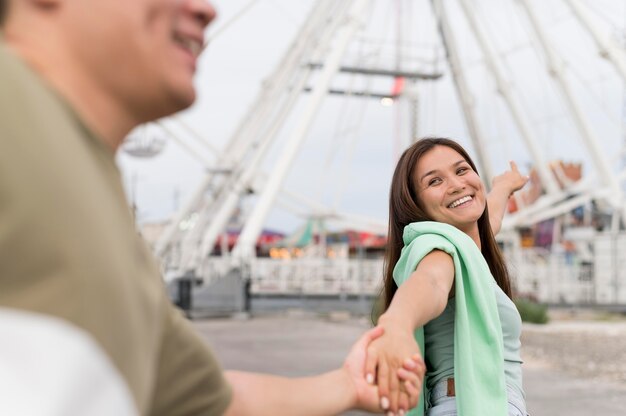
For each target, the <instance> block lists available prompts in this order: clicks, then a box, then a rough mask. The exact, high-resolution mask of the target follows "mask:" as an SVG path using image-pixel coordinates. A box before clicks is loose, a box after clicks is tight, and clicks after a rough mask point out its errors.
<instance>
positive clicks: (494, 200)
mask: <svg viewBox="0 0 626 416" xmlns="http://www.w3.org/2000/svg"><path fill="white" fill-rule="evenodd" d="M509 164H510V165H511V170H507V171H506V172H504V173H503V174H501V175H498V176H496V177H494V178H493V181H492V187H491V192H489V195H487V206H488V207H489V223H490V225H491V230H492V231H493V235H496V234H498V232H499V231H500V228H501V227H502V218H504V213H505V212H506V208H507V205H508V203H509V198H510V197H511V196H512V195H513V194H514V193H515V192H516V191H519V190H520V189H522V188H523V187H524V185H526V182H528V176H525V175H522V174H521V173H520V171H519V170H518V169H517V164H516V163H515V162H513V161H510V162H509Z"/></svg>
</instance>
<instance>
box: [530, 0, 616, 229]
mask: <svg viewBox="0 0 626 416" xmlns="http://www.w3.org/2000/svg"><path fill="white" fill-rule="evenodd" d="M520 4H521V5H522V7H523V9H524V10H525V11H526V13H527V15H528V18H529V20H530V22H531V24H532V27H533V29H534V30H535V33H536V35H537V38H538V40H539V43H540V44H541V48H542V50H543V53H544V55H545V57H546V62H547V64H548V73H549V74H550V75H551V77H552V79H553V80H554V81H555V82H556V83H557V85H558V86H559V90H560V91H561V95H562V96H563V99H564V100H565V103H566V104H567V107H568V109H569V111H570V113H571V114H572V118H573V120H574V123H575V124H576V127H577V128H578V131H579V132H580V136H581V137H582V139H583V142H584V144H585V146H586V147H587V149H588V150H589V152H590V154H591V157H592V159H593V161H594V163H595V165H596V169H597V171H598V172H599V177H600V180H601V182H604V185H605V186H607V187H608V188H609V190H610V194H609V198H608V199H609V203H610V204H611V205H612V206H613V208H615V209H618V210H621V211H622V212H624V213H626V211H624V206H623V192H622V189H621V187H620V186H619V183H618V181H617V178H616V175H615V173H614V172H613V171H612V170H611V163H610V161H609V158H608V157H607V156H606V155H605V154H604V151H603V150H602V148H601V147H600V139H599V138H598V137H597V136H596V135H595V134H594V132H593V129H592V128H591V125H590V124H589V122H588V121H587V118H586V117H585V114H584V112H583V110H582V108H581V107H580V106H579V105H578V102H577V101H576V98H575V97H574V94H573V93H572V90H571V88H570V86H569V84H568V83H567V81H566V80H565V76H564V73H563V65H562V62H561V61H560V60H559V59H557V56H556V54H555V52H554V48H553V47H552V45H551V43H550V40H549V39H548V37H547V35H546V33H545V31H544V30H543V27H542V26H541V24H540V23H539V19H538V18H537V15H536V13H535V11H534V10H533V8H532V7H531V6H530V4H529V1H528V0H520ZM625 218H626V217H625Z"/></svg>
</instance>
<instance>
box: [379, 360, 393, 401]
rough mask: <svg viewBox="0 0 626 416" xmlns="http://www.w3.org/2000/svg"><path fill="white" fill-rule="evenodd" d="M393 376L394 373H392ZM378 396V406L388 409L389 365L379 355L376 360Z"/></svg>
mask: <svg viewBox="0 0 626 416" xmlns="http://www.w3.org/2000/svg"><path fill="white" fill-rule="evenodd" d="M394 376H395V374H394ZM377 379H378V396H379V397H380V407H381V408H383V410H388V409H389V406H390V405H391V403H390V401H389V366H388V365H387V361H386V360H385V359H383V358H382V357H381V360H380V361H379V362H378V377H377Z"/></svg>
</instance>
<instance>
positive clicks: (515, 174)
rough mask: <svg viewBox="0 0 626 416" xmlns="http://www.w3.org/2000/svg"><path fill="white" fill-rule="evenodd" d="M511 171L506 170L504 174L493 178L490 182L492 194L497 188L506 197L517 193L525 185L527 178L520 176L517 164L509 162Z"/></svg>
mask: <svg viewBox="0 0 626 416" xmlns="http://www.w3.org/2000/svg"><path fill="white" fill-rule="evenodd" d="M509 164H510V166H511V170H507V171H505V172H504V173H502V174H500V175H498V176H495V177H494V178H493V180H492V182H491V183H492V185H493V187H492V192H493V190H496V189H497V188H499V189H502V190H503V192H505V193H506V194H507V195H508V196H511V195H513V193H515V192H517V191H519V190H520V189H522V188H523V187H524V185H526V183H527V182H528V180H529V177H528V176H526V175H522V174H521V173H520V171H519V169H518V168H517V164H516V163H515V162H513V161H510V162H509Z"/></svg>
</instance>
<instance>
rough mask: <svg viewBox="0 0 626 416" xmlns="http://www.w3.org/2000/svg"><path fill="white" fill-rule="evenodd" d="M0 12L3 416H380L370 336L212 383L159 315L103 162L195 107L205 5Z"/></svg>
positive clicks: (186, 339) (144, 257)
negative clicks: (358, 414)
mask: <svg viewBox="0 0 626 416" xmlns="http://www.w3.org/2000/svg"><path fill="white" fill-rule="evenodd" d="M0 9H1V10H2V12H1V14H2V23H1V28H2V34H3V35H2V36H3V39H2V41H1V42H0V92H1V93H0V339H2V340H3V342H2V343H0V391H1V392H2V395H5V394H6V396H3V399H2V400H1V402H2V406H3V409H2V411H1V412H2V413H7V414H20V415H39V414H45V415H57V414H58V415H79V414H80V415H83V414H84V415H86V414H89V415H131V414H142V415H144V414H149V415H168V416H170V415H200V414H202V415H220V414H254V415H260V414H271V415H275V414H289V415H291V414H298V415H306V414H311V415H317V414H319V415H323V414H336V413H339V412H341V411H343V410H346V409H348V408H350V407H359V408H364V409H368V410H372V411H378V410H381V408H380V402H381V400H380V398H379V397H378V396H377V393H376V391H377V389H376V388H375V387H374V386H372V385H371V383H367V382H366V381H365V375H364V374H363V364H364V359H365V349H366V347H367V345H368V343H369V342H370V341H371V340H372V339H373V338H375V337H377V336H379V335H380V332H381V331H380V330H379V329H375V330H372V331H370V332H368V333H367V334H365V335H364V336H363V337H362V338H361V339H360V340H359V341H358V342H357V343H356V344H355V345H354V347H353V349H352V351H351V352H350V354H349V355H348V357H347V359H346V362H345V364H344V366H343V367H342V368H341V369H338V370H335V371H332V372H329V373H326V374H322V375H320V376H315V377H310V378H303V379H296V380H289V379H285V378H281V377H273V376H266V375H259V374H249V373H241V372H228V373H226V374H225V375H224V374H223V373H222V370H221V369H220V368H219V365H218V364H217V363H216V361H215V359H214V357H213V355H212V353H211V352H210V350H209V349H208V347H207V346H206V345H205V344H204V343H203V342H202V341H201V340H200V339H199V337H198V336H197V335H196V334H195V332H194V330H193V328H192V327H191V326H190V325H189V324H188V322H186V320H185V319H183V318H182V316H181V314H180V313H178V311H177V310H175V309H174V308H173V307H172V305H171V303H170V302H169V299H168V298H167V296H166V294H165V292H164V290H163V284H162V281H161V279H160V275H159V270H158V268H157V266H156V265H155V262H154V261H153V259H152V256H151V254H150V253H149V251H148V250H147V249H146V247H145V245H144V244H143V242H142V241H141V239H140V238H139V237H138V236H137V234H136V232H135V229H134V223H133V218H132V216H131V213H130V210H129V208H128V204H127V201H126V199H125V196H124V192H123V189H122V184H121V180H120V174H119V171H118V169H117V167H116V165H115V161H114V155H115V152H116V150H117V149H118V148H119V146H120V145H121V143H122V141H123V139H124V137H125V136H126V135H127V134H128V132H129V131H130V130H131V129H132V128H133V127H135V126H137V125H139V124H141V123H144V122H147V121H150V120H154V119H156V118H159V117H163V116H166V115H169V114H172V113H174V112H176V111H179V110H182V109H184V108H187V107H188V106H190V105H191V104H192V103H193V101H194V99H195V91H194V87H193V83H192V79H193V75H194V72H195V69H196V62H197V57H198V54H199V52H200V51H201V49H202V46H203V42H204V39H203V32H204V29H205V27H206V26H207V25H208V24H209V23H210V22H211V20H213V18H214V17H215V12H214V10H213V8H212V7H211V6H210V5H209V4H208V3H206V2H205V1H204V0H178V1H177V0H132V1H129V0H0ZM407 358H408V357H407ZM407 366H408V367H411V368H412V371H411V372H406V371H405V372H404V373H402V374H401V376H402V377H403V378H404V379H405V380H406V389H407V392H408V396H410V403H411V405H414V404H415V401H416V400H417V395H418V393H417V392H418V391H419V388H420V387H421V379H422V377H423V371H424V368H423V363H422V362H421V359H420V358H419V357H414V361H410V360H409V362H408V364H407ZM370 381H371V380H370ZM405 394H406V393H405ZM382 402H383V405H384V404H386V402H385V400H382ZM7 407H8V408H7Z"/></svg>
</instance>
